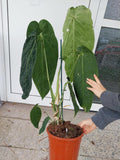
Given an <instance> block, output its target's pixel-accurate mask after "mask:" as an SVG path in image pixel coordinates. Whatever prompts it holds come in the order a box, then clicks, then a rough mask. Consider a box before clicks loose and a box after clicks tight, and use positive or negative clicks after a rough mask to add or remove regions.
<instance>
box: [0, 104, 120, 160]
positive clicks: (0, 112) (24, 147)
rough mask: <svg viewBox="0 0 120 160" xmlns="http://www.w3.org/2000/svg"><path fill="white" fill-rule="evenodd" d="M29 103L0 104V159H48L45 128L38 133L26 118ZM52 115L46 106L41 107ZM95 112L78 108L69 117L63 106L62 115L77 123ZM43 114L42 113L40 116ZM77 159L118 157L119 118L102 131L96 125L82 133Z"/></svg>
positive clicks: (116, 158) (119, 141)
mask: <svg viewBox="0 0 120 160" xmlns="http://www.w3.org/2000/svg"><path fill="white" fill-rule="evenodd" d="M32 107H33V106H32V105H26V104H16V103H5V104H3V105H2V106H0V160H48V152H49V146H48V138H47V134H46V132H44V133H43V134H42V135H39V134H38V130H37V129H35V128H34V127H33V126H32V124H31V122H30V120H29V114H30V110H31V108H32ZM43 108H44V109H45V110H47V112H48V114H49V115H52V114H53V113H52V110H51V109H50V107H43ZM94 114H95V113H93V112H89V113H84V112H83V111H80V112H79V113H78V115H77V116H76V118H73V115H74V113H73V111H71V110H65V111H64V119H65V120H71V119H72V122H73V123H76V124H77V123H79V122H80V121H81V120H83V119H87V118H90V117H91V116H92V115H94ZM44 117H45V113H44V114H43V117H42V120H43V118H44ZM78 160H120V120H119V121H115V122H114V123H112V124H110V125H109V126H107V127H106V128H105V129H104V130H103V131H101V130H99V129H96V130H95V131H94V132H92V133H90V134H88V135H85V136H84V137H83V139H82V142H81V147H80V152H79V158H78Z"/></svg>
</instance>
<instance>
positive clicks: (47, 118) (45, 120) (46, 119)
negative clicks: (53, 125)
mask: <svg viewBox="0 0 120 160" xmlns="http://www.w3.org/2000/svg"><path fill="white" fill-rule="evenodd" d="M49 120H50V117H49V116H47V117H46V118H45V119H44V121H43V124H42V127H41V129H40V131H39V134H41V133H43V132H44V130H45V128H46V126H47V123H48V122H49Z"/></svg>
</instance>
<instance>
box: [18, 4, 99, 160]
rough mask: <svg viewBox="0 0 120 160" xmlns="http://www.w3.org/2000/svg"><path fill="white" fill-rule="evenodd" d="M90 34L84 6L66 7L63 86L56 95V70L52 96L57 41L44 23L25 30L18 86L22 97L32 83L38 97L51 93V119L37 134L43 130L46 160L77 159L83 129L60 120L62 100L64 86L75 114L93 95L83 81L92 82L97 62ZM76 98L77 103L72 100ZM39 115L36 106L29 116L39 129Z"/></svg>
mask: <svg viewBox="0 0 120 160" xmlns="http://www.w3.org/2000/svg"><path fill="white" fill-rule="evenodd" d="M93 47H94V31H93V24H92V19H91V12H90V10H89V9H88V8H86V7H85V6H78V7H76V8H73V7H71V8H69V10H68V12H67V16H66V19H65V22H64V26H63V45H62V52H61V53H63V56H61V62H62V60H64V62H65V71H66V75H67V78H66V83H65V84H64V88H63V89H62V90H61V95H60V94H59V86H60V80H59V79H60V71H61V67H62V65H60V69H59V71H58V78H57V85H56V86H57V87H56V93H53V89H52V82H53V79H54V75H55V71H56V67H57V61H58V42H57V39H56V36H55V33H54V30H53V28H52V26H51V24H50V23H49V22H48V21H47V20H44V19H43V20H41V21H40V22H39V23H38V22H36V21H32V22H31V23H30V24H29V25H28V28H27V35H26V41H25V43H24V47H23V53H22V60H21V72H20V84H21V87H22V90H23V95H22V98H23V99H26V98H27V97H28V96H29V93H30V90H31V86H32V80H33V82H34V84H35V86H36V88H37V90H38V92H39V94H40V96H41V97H42V99H44V97H45V96H46V95H47V94H48V92H49V91H50V93H51V99H52V102H51V105H52V109H53V111H54V116H53V118H51V117H50V116H49V115H48V114H47V117H46V118H45V120H44V121H43V124H42V127H41V128H40V130H39V134H41V133H42V132H43V131H44V130H45V128H46V126H47V123H48V122H49V121H51V123H50V124H49V126H48V127H47V132H48V136H49V146H50V160H61V159H63V160H68V159H69V160H77V157H78V151H79V145H80V141H81V137H82V136H83V134H84V133H83V130H82V129H81V128H80V127H79V126H77V125H74V124H71V123H70V122H68V121H67V122H66V121H64V119H63V99H64V91H65V90H66V86H68V88H69V90H70V95H71V99H72V102H73V106H74V111H75V115H76V114H77V112H78V111H79V106H81V107H83V108H84V110H85V111H89V110H90V108H91V104H92V99H93V93H92V92H90V91H88V90H87V89H86V88H87V83H86V79H87V78H91V79H93V74H96V75H97V74H98V67H97V62H96V59H95V56H94V54H93V53H92V50H93ZM76 99H77V101H76ZM41 116H42V111H41V109H40V106H39V105H38V104H36V105H35V106H34V107H33V109H32V110H31V113H30V119H31V122H32V124H33V125H34V126H35V127H36V128H39V122H40V119H41Z"/></svg>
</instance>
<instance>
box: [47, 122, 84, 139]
mask: <svg viewBox="0 0 120 160" xmlns="http://www.w3.org/2000/svg"><path fill="white" fill-rule="evenodd" d="M48 131H49V132H50V133H51V134H53V135H54V136H57V137H61V138H75V137H78V136H80V135H81V134H82V133H83V130H82V128H81V127H80V126H78V125H75V124H72V123H71V122H70V121H64V122H63V124H62V123H61V122H60V123H59V125H57V124H56V122H53V123H50V124H49V126H48Z"/></svg>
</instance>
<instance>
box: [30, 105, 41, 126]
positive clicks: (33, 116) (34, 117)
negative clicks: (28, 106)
mask: <svg viewBox="0 0 120 160" xmlns="http://www.w3.org/2000/svg"><path fill="white" fill-rule="evenodd" d="M41 116H42V112H41V109H40V107H39V106H38V104H36V105H35V106H34V107H33V108H32V110H31V112H30V120H31V122H32V124H33V125H34V127H36V128H38V127H39V122H40V119H41Z"/></svg>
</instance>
